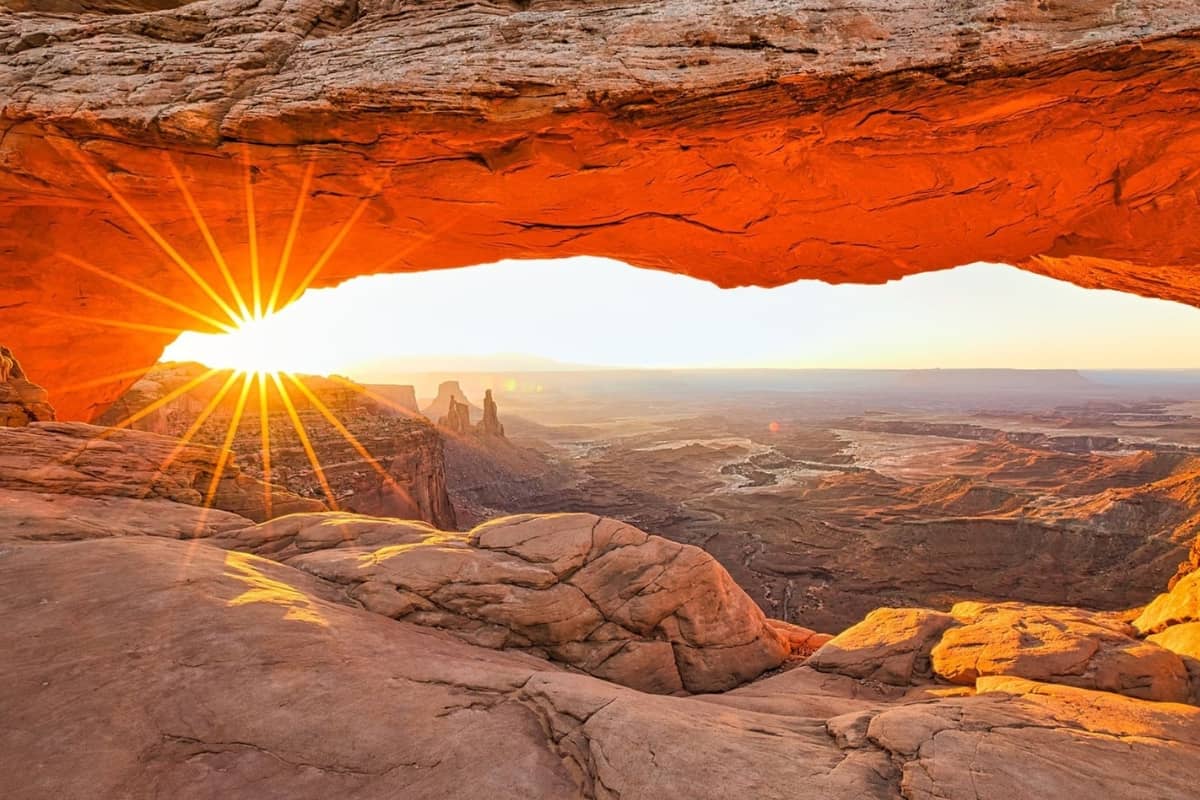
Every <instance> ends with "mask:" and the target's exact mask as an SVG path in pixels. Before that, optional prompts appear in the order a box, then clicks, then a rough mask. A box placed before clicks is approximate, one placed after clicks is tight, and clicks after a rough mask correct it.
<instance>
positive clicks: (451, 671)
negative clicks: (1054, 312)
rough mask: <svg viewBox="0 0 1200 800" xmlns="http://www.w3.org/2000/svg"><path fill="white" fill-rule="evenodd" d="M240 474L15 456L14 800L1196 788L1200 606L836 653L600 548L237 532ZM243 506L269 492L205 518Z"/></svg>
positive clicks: (697, 585) (63, 432)
mask: <svg viewBox="0 0 1200 800" xmlns="http://www.w3.org/2000/svg"><path fill="white" fill-rule="evenodd" d="M1176 416H1178V415H1176ZM513 419H514V418H513V417H509V420H510V422H509V426H510V427H511V426H512V425H513ZM64 441H65V442H66V443H67V444H66V445H65V446H64V445H63V444H62V442H64ZM1002 444H1004V445H1007V443H1002ZM170 448H177V449H180V455H179V456H178V457H177V459H176V460H175V462H173V463H172V464H170V465H167V466H165V467H162V469H161V473H162V474H161V475H157V476H147V475H145V474H142V473H139V471H138V470H139V469H142V470H144V469H145V468H146V467H145V465H154V464H160V465H161V461H159V459H160V457H161V456H162V454H163V453H164V452H165V451H166V450H167V449H170ZM183 451H187V452H186V453H185V452H183ZM216 455H217V448H212V447H207V446H204V445H187V446H185V447H182V448H181V446H180V443H179V442H178V441H177V440H175V439H173V438H171V437H168V436H164V435H161V434H157V433H154V432H152V431H143V430H128V429H116V428H104V427H98V426H88V425H84V424H82V423H70V422H67V423H63V422H52V421H51V422H46V421H35V422H30V423H24V424H22V425H20V426H17V427H9V428H2V429H0V613H2V614H3V615H4V618H5V619H6V621H7V623H8V624H6V625H4V626H0V652H3V653H4V664H5V672H6V675H7V676H8V677H7V680H6V681H4V683H3V684H2V685H0V702H3V705H4V707H5V709H6V710H7V713H6V716H5V722H4V725H3V726H2V727H0V737H2V740H3V742H4V744H5V746H4V747H3V748H0V766H2V767H3V770H2V772H0V774H3V775H4V776H5V777H4V778H3V781H4V787H5V790H6V793H7V794H8V795H10V796H13V797H21V798H42V797H56V798H58V797H96V796H100V797H119V796H153V795H156V794H157V795H162V794H166V795H170V796H172V797H181V798H189V797H197V798H200V797H212V796H214V795H221V796H263V791H264V789H263V787H267V791H269V792H270V793H277V794H279V795H282V796H287V797H290V798H317V797H327V796H329V795H330V794H331V793H333V794H353V795H355V796H361V797H381V798H382V797H393V796H395V795H396V794H397V793H402V794H404V795H405V796H411V797H430V798H433V797H439V798H441V797H463V798H469V797H478V796H479V793H480V792H486V793H488V794H489V795H493V796H496V797H502V798H509V797H511V798H528V797H531V796H532V797H555V798H565V797H577V798H605V800H609V799H615V798H617V797H625V798H630V797H633V798H636V797H650V796H656V795H661V793H662V792H664V791H667V792H671V793H674V794H679V795H680V796H690V797H697V798H708V797H712V798H717V797H727V796H729V792H730V791H738V792H743V793H745V794H746V795H747V796H752V797H762V798H784V797H812V798H838V797H844V798H847V799H849V798H864V797H866V798H889V799H894V798H933V797H940V798H951V800H955V799H957V798H963V800H967V799H968V798H979V797H996V798H1000V797H1041V796H1047V795H1046V792H1048V791H1057V790H1056V789H1053V788H1052V787H1063V786H1069V787H1072V788H1078V789H1083V790H1087V791H1091V792H1094V793H1096V794H1097V795H1098V796H1119V797H1123V798H1139V799H1141V798H1144V799H1145V800H1150V799H1151V798H1164V797H1172V798H1173V797H1180V798H1182V797H1188V796H1190V793H1191V791H1192V788H1193V782H1194V775H1195V770H1196V769H1197V768H1200V739H1197V737H1196V731H1197V730H1200V708H1198V704H1200V635H1198V632H1200V616H1198V614H1200V605H1198V602H1197V601H1198V598H1200V580H1198V578H1200V573H1190V574H1187V575H1185V576H1184V577H1183V578H1182V579H1180V580H1178V581H1176V582H1175V585H1174V587H1173V588H1172V589H1171V590H1170V591H1160V592H1158V593H1157V594H1155V595H1154V596H1153V597H1152V598H1151V601H1150V602H1149V603H1148V604H1147V605H1145V607H1144V608H1141V609H1133V610H1127V611H1122V612H1096V611H1084V610H1081V609H1076V608H1065V607H1061V606H1053V605H1038V604H1030V603H1019V602H1007V603H986V602H960V603H956V604H955V605H954V606H953V607H952V608H950V609H948V610H947V611H938V610H934V609H929V608H882V609H877V610H875V611H873V612H872V613H871V614H869V615H867V616H866V618H865V619H863V620H862V621H860V622H858V623H857V624H854V625H851V626H850V627H848V628H847V629H846V630H844V631H842V632H841V633H840V634H839V635H838V636H836V637H831V636H829V635H822V634H820V633H817V632H814V631H813V630H811V629H808V628H805V627H802V626H797V625H795V624H792V623H789V622H786V621H783V620H779V619H772V618H770V617H768V616H766V615H764V614H763V612H762V611H761V610H760V609H759V607H758V605H757V604H756V603H755V602H754V601H753V600H752V599H751V598H750V597H749V596H748V595H747V594H746V593H745V592H743V591H742V590H741V589H740V588H739V587H738V585H737V584H736V583H735V582H734V580H733V579H732V578H731V576H730V574H729V573H728V572H727V571H726V570H725V569H724V568H723V567H722V566H721V565H720V564H719V563H718V561H717V560H716V559H715V558H714V557H713V556H711V555H709V554H708V553H706V552H705V551H704V550H702V549H700V548H698V547H695V546H693V545H689V544H681V543H677V542H671V541H668V540H667V539H664V538H661V537H658V536H654V535H651V534H648V533H645V532H643V531H641V530H639V529H638V528H636V527H634V526H631V525H629V524H628V523H626V522H622V521H619V520H615V519H609V518H605V517H602V516H598V515H594V514H583V513H568V514H561V513H560V514H546V515H518V516H509V517H502V518H498V519H495V520H493V521H490V522H487V523H484V524H482V525H478V526H475V527H473V528H472V529H471V530H469V531H466V532H462V533H459V532H454V531H447V530H439V529H438V528H436V527H435V526H432V525H429V524H428V523H424V522H420V521H412V520H407V521H406V520H400V519H395V518H378V517H371V516H366V515H361V514H351V513H347V512H332V511H323V510H320V509H316V508H314V509H311V510H307V509H294V508H286V507H285V506H286V503H285V502H284V501H285V500H286V499H287V497H291V498H294V499H295V501H296V502H301V503H304V502H307V503H312V502H313V501H311V500H307V501H306V500H304V499H303V498H299V496H297V495H287V493H286V490H283V489H281V488H277V489H276V494H277V495H278V498H277V499H278V500H279V502H278V503H277V512H278V514H280V516H277V517H276V518H273V519H270V520H268V521H265V522H256V521H255V520H254V519H252V518H251V517H248V516H243V515H242V514H241V513H240V511H239V510H228V509H229V508H234V509H237V503H238V502H239V500H240V498H242V497H246V496H248V497H258V496H259V492H260V491H261V489H262V484H261V483H257V482H253V481H251V482H249V483H247V476H245V475H244V473H242V472H241V468H240V467H239V466H238V464H237V462H236V459H231V460H220V459H217V460H214V457H215V456H216ZM148 477H150V478H151V479H149V480H148ZM214 478H216V481H215V484H216V485H218V486H227V487H230V488H233V489H237V488H240V489H243V490H247V491H245V492H243V493H242V494H239V493H237V492H234V493H233V494H232V495H229V494H227V493H224V492H222V493H218V495H217V498H218V499H217V502H216V503H214V507H213V508H206V507H204V504H205V498H204V492H203V491H202V489H201V487H202V486H203V485H204V484H205V483H209V484H212V483H213V482H214V481H213V479H214ZM289 511H296V512H297V513H288V512H289ZM118 619H119V620H120V624H114V622H115V621H116V620H118ZM131 698H136V700H132V699H131ZM51 729H52V730H53V735H47V733H46V732H47V731H48V730H51ZM398 734H402V735H398ZM81 747H87V748H90V751H91V752H95V753H97V754H98V757H97V758H96V759H93V760H91V761H90V762H89V766H87V767H86V768H82V767H81V766H80V764H79V761H78V753H79V751H80V748H81ZM22 765H24V766H29V765H34V766H33V768H25V769H22V768H20V767H21V766H22ZM1048 787H1051V788H1048Z"/></svg>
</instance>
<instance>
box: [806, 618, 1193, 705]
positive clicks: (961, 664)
mask: <svg viewBox="0 0 1200 800" xmlns="http://www.w3.org/2000/svg"><path fill="white" fill-rule="evenodd" d="M1142 633H1144V631H1141V630H1140V629H1139V628H1138V627H1137V626H1136V625H1131V624H1130V623H1128V622H1125V621H1123V620H1122V619H1120V618H1119V617H1118V615H1116V614H1111V613H1099V612H1091V611H1084V610H1082V609H1076V608H1065V607H1057V606H1035V605H1027V604H1024V603H974V602H965V603H958V604H956V605H955V606H954V608H953V609H951V611H950V613H949V614H943V613H940V612H936V611H928V610H924V609H890V608H884V609H879V610H877V611H874V612H872V613H871V614H869V615H868V616H867V618H866V619H864V620H863V621H862V622H860V623H859V624H858V625H855V626H853V627H851V628H849V629H848V630H846V631H843V632H842V633H841V634H839V635H838V636H836V637H834V638H833V639H832V640H831V641H829V642H828V643H827V644H825V645H824V646H823V647H822V648H821V649H820V650H818V651H817V652H816V653H815V654H814V655H813V656H812V658H810V659H809V660H808V662H807V663H808V665H809V666H811V667H813V668H815V669H818V670H821V671H823V672H832V673H837V674H840V675H846V676H849V677H853V678H869V679H872V680H878V681H882V682H884V683H888V684H893V685H898V686H908V685H922V684H929V683H930V682H932V681H938V680H942V681H949V682H950V683H955V684H960V685H964V686H971V687H974V688H976V689H977V690H978V689H980V687H981V686H983V682H984V681H985V679H988V678H993V677H1002V676H1003V677H1016V678H1023V679H1027V680H1034V681H1039V682H1045V683H1055V684H1064V685H1067V686H1075V687H1079V688H1083V689H1094V690H1099V691H1104V692H1113V693H1117V694H1122V695H1128V696H1130V697H1137V698H1143V699H1146V700H1157V701H1163V702H1175V703H1188V702H1193V701H1194V700H1195V698H1196V696H1197V695H1196V690H1197V688H1198V687H1197V686H1196V685H1195V683H1194V680H1195V664H1194V663H1192V662H1193V661H1194V659H1195V655H1196V654H1195V651H1194V650H1193V640H1192V637H1191V636H1190V635H1187V634H1188V633H1190V631H1189V632H1184V631H1181V632H1180V633H1179V635H1177V636H1176V637H1169V638H1164V639H1161V640H1159V639H1154V638H1143V637H1142V635H1141V634H1142Z"/></svg>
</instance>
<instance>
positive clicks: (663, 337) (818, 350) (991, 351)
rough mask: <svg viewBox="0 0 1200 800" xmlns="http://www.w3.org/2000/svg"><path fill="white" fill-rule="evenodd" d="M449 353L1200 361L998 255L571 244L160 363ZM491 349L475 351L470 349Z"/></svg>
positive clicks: (1157, 332) (781, 360) (1149, 316)
mask: <svg viewBox="0 0 1200 800" xmlns="http://www.w3.org/2000/svg"><path fill="white" fill-rule="evenodd" d="M496 354H501V355H500V356H499V357H498V358H497V357H493V356H496ZM449 356H454V357H456V359H455V364H456V365H457V368H458V369H470V368H471V367H470V365H471V364H472V363H473V361H481V366H479V367H478V368H479V369H481V370H486V369H513V370H522V369H523V370H531V369H536V368H539V367H542V366H550V364H549V362H545V361H543V360H545V359H549V360H553V361H554V362H561V364H564V365H590V366H611V367H618V366H619V367H670V368H685V367H779V368H787V367H792V368H805V367H813V368H855V369H861V368H931V367H941V368H954V367H1012V368H1075V369H1113V368H1135V367H1136V368H1144V369H1150V368H1154V369H1162V368H1183V367H1190V368H1194V367H1200V309H1196V308H1193V307H1191V306H1185V305H1181V304H1178V303H1171V302H1168V301H1164V300H1150V299H1146V298H1140V297H1135V296H1132V295H1126V294H1121V293H1117V292H1109V291H1099V290H1089V289H1081V288H1079V287H1077V286H1074V285H1072V284H1067V283H1062V282H1059V281H1055V280H1053V279H1050V278H1045V277H1042V276H1039V275H1033V274H1030V273H1027V272H1023V271H1021V270H1018V269H1016V268H1013V267H1008V266H1003V265H997V264H972V265H968V266H965V267H958V268H956V269H953V270H946V271H941V272H933V273H923V274H920V275H913V276H909V277H907V278H904V279H903V280H900V281H894V282H892V283H889V284H884V285H876V286H859V285H840V286H830V285H828V284H824V283H821V282H819V281H800V282H797V283H793V284H790V285H788V286H783V287H778V288H775V289H760V288H739V289H719V288H717V287H716V286H714V285H712V284H710V283H706V282H703V281H698V280H695V279H692V278H687V277H684V276H680V275H674V274H668V273H662V272H654V271H650V270H643V269H637V268H634V267H630V266H628V265H626V264H622V263H620V262H616V261H611V260H608V259H601V258H591V257H579V258H570V259H559V260H529V261H504V262H499V263H496V264H485V265H480V266H476V267H468V268H463V269H454V270H437V271H432V272H419V273H406V274H398V275H379V276H371V277H364V278H356V279H354V280H351V281H348V282H346V283H344V284H342V285H341V286H338V287H335V288H332V289H318V290H310V291H309V292H307V293H306V294H305V295H304V296H303V297H301V298H300V299H299V300H298V301H297V302H296V303H294V304H293V305H291V306H289V307H287V308H285V309H283V310H282V311H280V312H279V313H278V314H276V315H275V316H274V317H271V318H268V319H266V320H263V321H261V322H258V323H253V324H252V326H251V327H249V328H246V329H244V330H239V331H238V332H236V333H234V334H225V335H205V334H198V333H187V334H184V335H183V336H181V337H180V338H179V340H177V341H176V342H175V343H173V344H172V345H171V346H170V347H169V348H168V349H167V351H166V353H165V354H164V360H175V361H200V362H202V363H205V364H208V365H209V366H214V367H235V368H251V369H271V370H286V371H291V372H304V373H309V374H329V373H338V374H342V375H348V376H350V377H352V378H360V379H373V378H376V377H377V374H378V372H379V371H380V369H381V368H383V365H389V364H390V365H392V366H394V367H396V368H398V369H399V370H400V371H404V370H405V369H407V370H408V371H437V370H439V369H440V368H441V367H442V365H443V364H444V363H446V362H448V361H449V360H450V359H449V358H448V357H449ZM484 356H488V357H491V358H488V359H486V361H487V362H488V363H486V364H485V363H482V361H483V359H472V358H471V357H484ZM463 357H466V358H463ZM531 357H536V358H531ZM385 371H386V370H385Z"/></svg>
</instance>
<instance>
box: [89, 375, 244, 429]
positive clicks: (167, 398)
mask: <svg viewBox="0 0 1200 800" xmlns="http://www.w3.org/2000/svg"><path fill="white" fill-rule="evenodd" d="M218 372H220V370H218V369H210V370H208V371H206V372H204V373H202V374H200V375H197V376H196V377H194V378H192V379H191V380H190V381H188V382H187V383H185V384H183V385H182V386H179V387H177V388H175V389H172V390H171V391H169V392H167V393H166V394H164V395H163V396H162V397H160V398H158V399H157V400H155V401H154V402H153V403H149V404H148V405H146V406H143V407H142V408H141V409H140V410H138V411H135V412H134V413H132V414H130V415H129V416H128V417H126V418H125V419H123V420H121V421H120V422H118V423H116V424H114V425H112V426H110V429H111V430H121V429H122V428H128V427H129V426H130V425H132V424H133V423H135V422H137V421H138V420H139V419H143V418H145V417H147V416H149V415H150V414H153V413H154V412H155V411H157V410H158V409H160V408H162V407H163V406H165V405H167V404H168V403H171V402H173V401H175V400H177V399H179V398H180V397H183V396H184V395H185V394H187V393H188V392H190V391H191V390H192V389H195V388H196V387H197V386H199V385H200V384H202V383H207V382H208V380H209V379H210V378H212V376H213V375H216V374H217V373H218Z"/></svg>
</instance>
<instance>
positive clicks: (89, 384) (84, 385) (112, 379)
mask: <svg viewBox="0 0 1200 800" xmlns="http://www.w3.org/2000/svg"><path fill="white" fill-rule="evenodd" d="M150 369H151V368H150V367H138V368H137V369H127V370H124V371H122V372H110V373H109V374H108V375H103V376H101V377H99V378H92V379H91V380H86V381H80V382H79V383H70V384H67V385H66V386H60V387H59V388H58V391H59V392H64V393H65V392H78V391H81V390H83V389H94V388H96V387H97V386H105V385H107V384H110V383H116V382H117V381H124V380H128V379H129V378H140V377H142V376H143V375H145V374H146V373H147V372H149V371H150Z"/></svg>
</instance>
